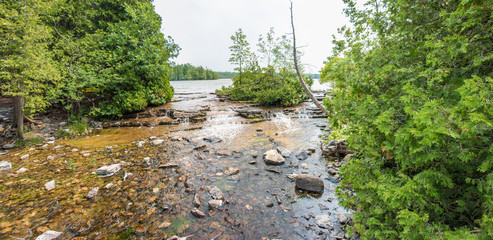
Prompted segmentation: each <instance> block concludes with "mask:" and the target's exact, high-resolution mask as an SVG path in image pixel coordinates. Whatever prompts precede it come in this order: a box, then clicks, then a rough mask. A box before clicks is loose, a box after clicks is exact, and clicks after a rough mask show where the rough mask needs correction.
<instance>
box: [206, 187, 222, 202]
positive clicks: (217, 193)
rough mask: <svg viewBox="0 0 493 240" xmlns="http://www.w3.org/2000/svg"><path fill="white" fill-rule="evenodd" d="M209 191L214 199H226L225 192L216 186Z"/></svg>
mask: <svg viewBox="0 0 493 240" xmlns="http://www.w3.org/2000/svg"><path fill="white" fill-rule="evenodd" d="M209 193H210V194H211V197H212V198H214V199H219V200H224V194H223V192H221V190H220V189H219V188H217V187H216V186H214V187H213V188H211V190H209Z"/></svg>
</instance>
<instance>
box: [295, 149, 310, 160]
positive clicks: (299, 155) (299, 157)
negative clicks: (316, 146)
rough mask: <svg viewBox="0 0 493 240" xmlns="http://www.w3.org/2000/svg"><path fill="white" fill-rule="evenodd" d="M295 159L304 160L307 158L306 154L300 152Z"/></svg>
mask: <svg viewBox="0 0 493 240" xmlns="http://www.w3.org/2000/svg"><path fill="white" fill-rule="evenodd" d="M296 158H298V159H299V160H305V159H307V158H308V153H307V152H306V151H301V152H299V153H298V154H296Z"/></svg>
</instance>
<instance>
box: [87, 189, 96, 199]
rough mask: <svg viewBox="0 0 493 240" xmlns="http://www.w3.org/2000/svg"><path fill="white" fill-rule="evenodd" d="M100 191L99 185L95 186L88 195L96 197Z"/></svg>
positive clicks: (88, 196) (91, 197)
mask: <svg viewBox="0 0 493 240" xmlns="http://www.w3.org/2000/svg"><path fill="white" fill-rule="evenodd" d="M98 192H99V188H98V187H95V188H93V189H91V191H89V192H88V193H87V195H86V197H87V198H89V199H93V198H95V197H96V196H97V195H98Z"/></svg>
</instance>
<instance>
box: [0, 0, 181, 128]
mask: <svg viewBox="0 0 493 240" xmlns="http://www.w3.org/2000/svg"><path fill="white" fill-rule="evenodd" d="M0 23H1V25H0V88H1V95H3V96H8V97H13V98H14V99H15V103H16V104H15V105H16V106H17V107H16V109H17V111H16V119H21V120H22V119H23V117H24V116H34V115H35V114H37V113H39V112H42V111H45V110H47V109H48V108H49V107H50V106H53V105H54V104H56V105H58V106H61V107H62V108H63V109H65V110H66V111H67V114H68V115H69V116H81V115H84V116H85V115H92V116H96V117H99V118H114V117H121V116H122V115H123V114H125V113H129V112H132V111H137V110H141V109H144V108H145V107H146V106H148V105H158V104H163V103H166V102H167V101H169V100H170V99H171V97H172V96H173V88H172V87H171V86H170V85H169V76H168V71H169V59H170V58H173V57H175V56H177V54H178V51H179V47H178V46H177V45H176V44H175V43H174V42H173V40H172V39H171V38H169V37H165V36H164V34H163V33H161V31H160V29H161V17H160V16H159V15H158V14H157V13H156V12H155V10H154V6H153V5H152V0H111V1H110V0H87V1H69V0H52V1H47V0H39V1H34V0H26V1H16V0H5V1H2V2H1V3H0ZM17 124H18V126H22V124H23V123H20V122H19V123H17ZM19 129H22V128H19Z"/></svg>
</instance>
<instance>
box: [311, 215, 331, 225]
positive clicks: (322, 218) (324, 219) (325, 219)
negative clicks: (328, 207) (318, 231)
mask: <svg viewBox="0 0 493 240" xmlns="http://www.w3.org/2000/svg"><path fill="white" fill-rule="evenodd" d="M315 224H317V226H319V227H321V228H327V229H331V228H332V226H331V225H330V219H329V215H325V214H324V215H318V216H316V217H315Z"/></svg>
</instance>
